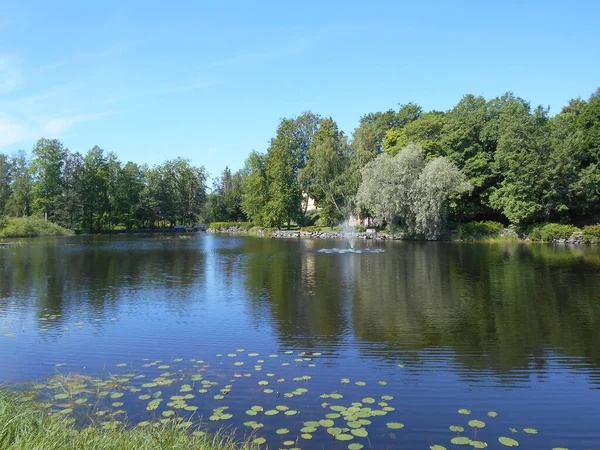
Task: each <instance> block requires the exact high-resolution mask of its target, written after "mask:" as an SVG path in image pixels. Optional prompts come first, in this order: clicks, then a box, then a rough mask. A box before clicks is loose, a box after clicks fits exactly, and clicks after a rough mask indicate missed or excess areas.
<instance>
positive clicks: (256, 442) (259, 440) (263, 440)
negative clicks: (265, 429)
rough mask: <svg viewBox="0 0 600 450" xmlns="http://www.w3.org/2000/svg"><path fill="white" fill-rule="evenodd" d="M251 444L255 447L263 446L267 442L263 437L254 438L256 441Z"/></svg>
mask: <svg viewBox="0 0 600 450" xmlns="http://www.w3.org/2000/svg"><path fill="white" fill-rule="evenodd" d="M252 442H253V443H254V444H257V445H262V444H264V443H265V442H267V440H266V439H265V438H264V437H257V438H256V439H254V440H253V441H252Z"/></svg>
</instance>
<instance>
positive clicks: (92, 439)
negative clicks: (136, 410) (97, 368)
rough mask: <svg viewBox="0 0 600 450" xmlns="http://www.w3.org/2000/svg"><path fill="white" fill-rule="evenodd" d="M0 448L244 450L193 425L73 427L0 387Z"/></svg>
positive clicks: (247, 446) (230, 439)
mask: <svg viewBox="0 0 600 450" xmlns="http://www.w3.org/2000/svg"><path fill="white" fill-rule="evenodd" d="M0 448H1V449H2V450H161V449H169V450H179V449H181V450H191V449H198V450H246V449H252V448H256V446H254V447H253V446H252V445H251V444H246V443H239V442H236V441H235V440H234V439H233V437H232V436H231V435H230V434H227V433H225V432H221V433H217V434H214V435H205V434H204V433H203V432H201V431H200V430H198V429H197V428H193V427H190V428H187V429H178V428H177V427H176V424H175V423H173V424H170V425H163V424H160V423H158V422H157V423H153V424H151V425H149V426H148V427H144V428H139V427H135V428H126V427H120V428H117V429H115V430H105V429H102V428H100V427H98V426H94V425H90V426H88V427H86V428H83V429H77V428H75V427H73V426H72V425H70V424H68V422H66V419H65V418H61V417H57V416H48V415H47V413H45V412H43V411H38V410H37V409H36V407H35V405H34V404H32V403H31V402H24V401H22V400H21V395H20V394H19V393H15V392H11V391H8V390H6V389H0Z"/></svg>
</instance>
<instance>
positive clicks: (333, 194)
mask: <svg viewBox="0 0 600 450" xmlns="http://www.w3.org/2000/svg"><path fill="white" fill-rule="evenodd" d="M349 167H350V147H349V145H348V142H347V139H346V136H345V135H344V133H343V132H342V131H340V130H339V129H338V126H337V124H336V123H335V122H334V121H333V119H331V118H330V117H328V118H325V119H323V120H322V121H321V125H320V127H319V129H318V131H317V132H316V133H315V136H314V140H313V143H312V145H311V147H310V149H309V151H308V160H307V163H306V166H305V167H304V168H303V169H301V170H300V173H299V179H300V182H301V183H302V184H303V185H304V186H306V192H307V193H308V194H309V195H310V196H311V197H312V198H313V199H314V200H315V204H316V206H317V207H319V208H321V215H322V216H323V218H324V219H325V221H326V223H327V224H328V225H330V226H333V225H334V224H335V223H337V222H339V221H340V220H343V219H344V218H345V217H346V215H347V213H348V203H349V200H350V199H349V196H348V192H347V189H348V187H349V178H348V177H349Z"/></svg>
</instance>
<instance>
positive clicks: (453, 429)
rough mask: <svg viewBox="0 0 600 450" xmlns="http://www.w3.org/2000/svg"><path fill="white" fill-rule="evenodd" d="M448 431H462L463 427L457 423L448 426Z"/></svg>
mask: <svg viewBox="0 0 600 450" xmlns="http://www.w3.org/2000/svg"><path fill="white" fill-rule="evenodd" d="M450 431H454V432H456V433H462V432H463V431H465V429H464V428H463V427H461V426H458V425H451V426H450Z"/></svg>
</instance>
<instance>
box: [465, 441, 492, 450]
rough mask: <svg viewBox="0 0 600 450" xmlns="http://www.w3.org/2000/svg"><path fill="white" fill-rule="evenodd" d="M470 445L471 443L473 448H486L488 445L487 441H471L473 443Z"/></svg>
mask: <svg viewBox="0 0 600 450" xmlns="http://www.w3.org/2000/svg"><path fill="white" fill-rule="evenodd" d="M469 445H471V447H473V448H486V447H487V446H488V445H487V442H483V441H471V444H469Z"/></svg>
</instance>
